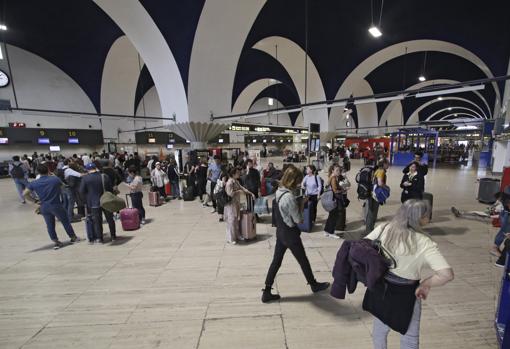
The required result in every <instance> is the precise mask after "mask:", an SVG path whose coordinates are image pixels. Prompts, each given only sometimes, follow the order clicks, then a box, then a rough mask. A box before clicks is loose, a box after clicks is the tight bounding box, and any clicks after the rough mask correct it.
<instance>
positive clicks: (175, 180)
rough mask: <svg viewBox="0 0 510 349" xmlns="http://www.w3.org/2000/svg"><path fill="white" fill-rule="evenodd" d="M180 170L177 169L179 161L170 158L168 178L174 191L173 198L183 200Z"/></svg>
mask: <svg viewBox="0 0 510 349" xmlns="http://www.w3.org/2000/svg"><path fill="white" fill-rule="evenodd" d="M179 178H180V176H179V170H178V169H177V162H176V161H175V160H173V159H172V160H170V164H169V165H168V180H169V181H170V187H171V191H172V199H179V200H182V197H181V191H180V188H179Z"/></svg>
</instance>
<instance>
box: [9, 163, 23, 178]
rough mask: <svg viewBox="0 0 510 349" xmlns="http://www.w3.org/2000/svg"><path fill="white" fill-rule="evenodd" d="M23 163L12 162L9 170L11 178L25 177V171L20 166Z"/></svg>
mask: <svg viewBox="0 0 510 349" xmlns="http://www.w3.org/2000/svg"><path fill="white" fill-rule="evenodd" d="M21 166H23V164H21V163H19V164H17V165H15V164H12V170H11V176H12V178H18V179H19V178H24V177H25V171H23V168H22V167H21Z"/></svg>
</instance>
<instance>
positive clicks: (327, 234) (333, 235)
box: [324, 233, 340, 239]
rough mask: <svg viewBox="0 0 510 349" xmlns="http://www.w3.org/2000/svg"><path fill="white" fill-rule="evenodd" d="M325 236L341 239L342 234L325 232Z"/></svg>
mask: <svg viewBox="0 0 510 349" xmlns="http://www.w3.org/2000/svg"><path fill="white" fill-rule="evenodd" d="M324 236H325V237H328V238H332V239H340V236H338V235H335V234H330V233H324Z"/></svg>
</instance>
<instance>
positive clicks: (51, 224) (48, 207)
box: [41, 204, 76, 241]
mask: <svg viewBox="0 0 510 349" xmlns="http://www.w3.org/2000/svg"><path fill="white" fill-rule="evenodd" d="M41 215H42V216H43V217H44V221H45V222H46V228H47V229H48V235H49V236H50V239H51V240H52V241H57V240H58V236H57V232H56V231H55V217H57V218H58V219H59V220H60V222H61V223H62V225H63V226H64V229H65V231H66V233H67V235H68V236H69V237H70V238H73V237H75V236H76V234H75V233H74V229H73V227H72V226H71V223H70V221H69V219H67V213H66V211H65V210H64V206H62V204H42V205H41Z"/></svg>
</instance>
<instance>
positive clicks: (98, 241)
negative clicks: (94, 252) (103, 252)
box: [94, 239, 103, 244]
mask: <svg viewBox="0 0 510 349" xmlns="http://www.w3.org/2000/svg"><path fill="white" fill-rule="evenodd" d="M94 243H95V244H103V240H101V239H96V240H94Z"/></svg>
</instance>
